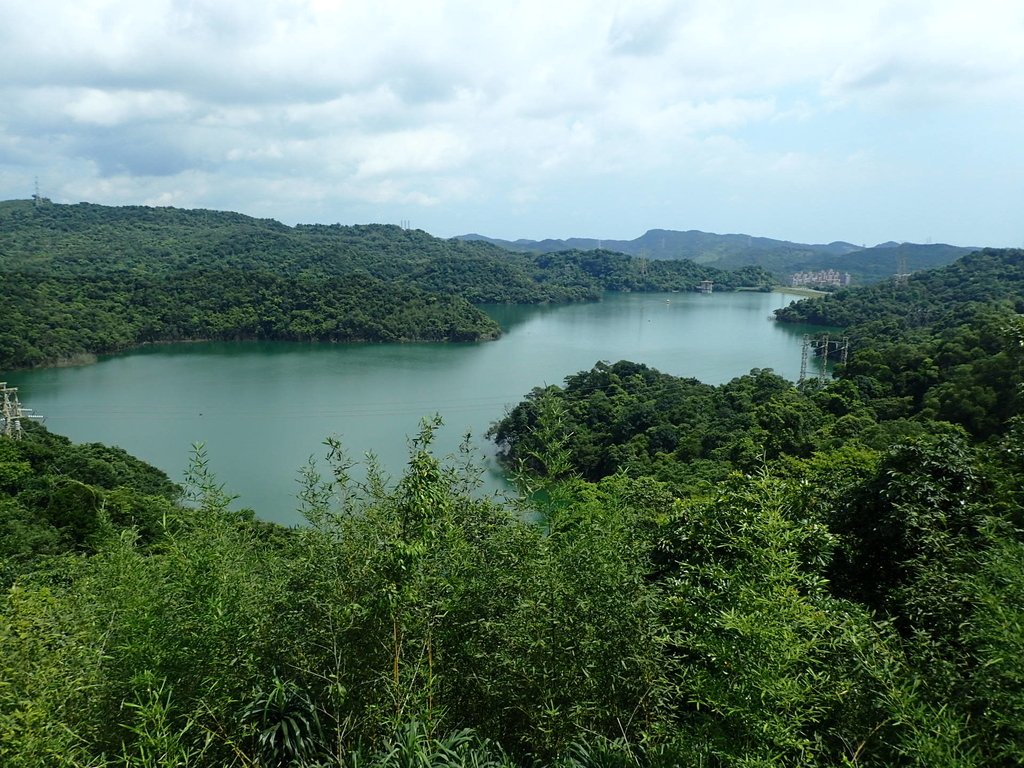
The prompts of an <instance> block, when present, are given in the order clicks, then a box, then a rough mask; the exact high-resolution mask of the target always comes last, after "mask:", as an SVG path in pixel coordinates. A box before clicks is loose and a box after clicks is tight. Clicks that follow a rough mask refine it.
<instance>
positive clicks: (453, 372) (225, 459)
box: [0, 293, 820, 525]
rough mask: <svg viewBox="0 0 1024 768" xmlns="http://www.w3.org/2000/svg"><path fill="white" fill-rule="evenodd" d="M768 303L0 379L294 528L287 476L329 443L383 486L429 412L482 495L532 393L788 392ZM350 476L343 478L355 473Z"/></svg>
mask: <svg viewBox="0 0 1024 768" xmlns="http://www.w3.org/2000/svg"><path fill="white" fill-rule="evenodd" d="M790 300H791V299H790V298H789V297H786V296H783V295H780V294H777V293H722V294H712V295H703V294H698V293H671V294H611V295H608V296H607V297H606V298H605V300H604V301H601V302H597V303H592V304H574V305H559V306H541V307H538V306H488V307H485V309H486V310H487V311H488V312H489V313H491V314H492V315H493V316H494V317H495V318H496V319H497V320H498V322H500V323H501V325H502V328H503V329H504V330H505V333H504V335H503V336H502V338H501V339H499V340H498V341H494V342H481V343H472V344H401V345H363V344H302V343H288V342H237V343H231V342H212V343H205V342H204V343H187V344H167V345H156V346H149V347H144V348H141V349H138V350H135V351H132V352H129V353H126V354H122V355H116V356H110V357H105V358H101V359H100V361H99V362H98V363H96V364H94V365H87V366H83V367H78V368H50V369H39V370H32V371H14V372H10V373H6V374H0V380H6V381H7V382H8V384H9V385H10V386H14V387H18V388H19V392H18V395H19V399H20V400H21V403H22V405H23V406H24V407H27V408H33V409H35V412H36V413H39V414H42V415H44V416H45V417H46V425H47V427H48V428H49V429H50V430H51V431H53V432H57V433H59V434H62V435H66V436H67V437H69V438H71V439H72V440H74V441H76V442H101V443H107V444H110V445H118V446H120V447H122V448H124V449H125V450H126V451H128V452H129V453H131V454H134V455H135V456H138V457H139V458H141V459H143V460H145V461H147V462H149V463H151V464H153V465H155V466H157V467H160V468H161V469H163V470H164V471H165V472H167V473H168V475H170V477H171V479H173V480H176V481H181V479H182V478H183V475H184V471H185V468H186V466H187V465H188V461H189V456H190V454H191V446H192V445H193V444H195V443H202V444H204V445H205V448H206V452H207V457H208V460H209V466H210V468H211V470H212V472H213V473H214V474H215V475H216V477H217V480H218V482H220V483H223V484H224V488H225V491H226V492H228V493H229V494H232V495H237V496H238V497H239V498H238V500H237V501H236V503H235V506H237V507H248V508H251V509H253V510H255V511H256V513H257V514H258V515H259V516H260V517H263V518H265V519H268V520H274V521H276V522H280V523H284V524H287V525H291V524H296V523H299V522H301V517H300V515H299V514H298V512H297V508H298V503H297V501H296V494H297V492H298V491H299V488H300V485H299V482H298V478H299V470H300V468H301V467H303V466H304V465H305V464H306V463H307V461H308V460H309V458H310V457H314V458H317V459H320V462H319V464H320V468H321V470H322V471H323V472H324V473H325V474H326V471H327V467H326V466H325V464H324V462H323V460H322V457H323V456H324V455H325V454H326V449H325V447H324V445H323V441H324V439H325V438H327V437H328V436H331V435H336V436H338V437H339V438H340V439H341V441H342V443H343V445H344V446H345V448H346V449H347V451H348V454H349V456H350V458H352V459H353V460H356V461H357V462H362V461H363V459H364V456H365V454H366V453H367V452H372V453H373V454H375V455H376V456H377V457H378V459H379V460H380V463H381V464H382V466H383V467H384V468H385V470H386V472H387V473H388V474H390V475H391V476H392V477H394V478H395V479H397V478H398V477H399V476H400V474H401V472H402V469H403V467H404V464H405V459H406V457H407V455H408V445H407V436H409V435H412V434H415V433H416V431H417V428H418V424H419V421H420V419H422V418H424V417H430V416H432V415H434V414H439V415H440V416H441V417H442V418H443V420H444V423H445V426H444V427H443V428H442V430H441V431H440V432H439V433H438V439H437V441H436V443H435V448H436V452H437V453H438V454H440V455H444V454H448V453H451V452H454V451H455V450H456V449H457V446H458V445H459V443H460V442H461V440H462V437H463V436H464V435H466V434H467V433H469V434H470V435H471V436H472V443H473V445H474V446H475V447H476V448H477V460H478V463H480V464H482V465H483V466H484V474H483V479H484V483H485V488H487V489H491V490H495V491H497V490H500V489H501V488H503V487H504V482H505V481H504V479H503V476H502V473H501V472H500V470H499V469H498V468H497V467H496V466H495V464H494V461H493V453H494V449H493V446H490V445H489V444H488V443H487V441H486V440H485V439H484V437H483V434H484V432H485V431H486V430H487V427H488V426H489V425H490V424H491V423H492V422H493V421H495V420H497V419H499V418H501V416H502V415H503V414H504V412H505V410H506V409H507V408H509V407H511V406H513V405H515V404H516V403H517V402H519V401H520V400H521V399H522V398H523V396H524V395H526V394H527V393H528V392H529V391H530V390H531V389H532V388H534V387H537V386H544V385H547V384H562V383H563V380H564V378H565V377H566V376H569V375H571V374H573V373H576V372H577V371H580V370H587V369H589V368H591V367H592V366H593V365H594V363H596V362H598V361H600V360H605V361H608V362H615V361H618V360H623V359H626V360H633V361H636V362H640V363H645V364H647V365H649V366H651V367H653V368H657V369H659V370H661V371H664V372H666V373H671V374H674V375H677V376H686V377H693V378H697V379H700V380H702V381H704V382H707V383H709V384H720V383H723V382H725V381H728V380H730V379H732V378H734V377H736V376H740V375H742V374H744V373H747V372H748V371H749V370H750V369H751V368H772V369H773V370H775V371H776V372H777V373H779V374H780V375H782V376H785V377H786V378H788V379H790V380H794V381H795V380H796V378H797V377H798V375H799V372H800V353H801V340H802V334H804V333H807V332H811V331H812V330H820V329H812V328H810V327H802V326H794V325H787V324H782V323H775V322H773V321H771V320H769V319H768V318H769V315H770V314H771V312H772V310H773V309H776V308H778V307H780V306H784V305H786V304H788V303H789V301H790ZM353 474H354V475H355V476H358V474H359V473H358V470H354V472H353Z"/></svg>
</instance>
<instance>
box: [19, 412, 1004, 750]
mask: <svg viewBox="0 0 1024 768" xmlns="http://www.w3.org/2000/svg"><path fill="white" fill-rule="evenodd" d="M547 426H548V427H551V428H555V427H556V426H557V425H547ZM432 428H433V424H425V425H424V428H423V430H422V432H421V433H420V436H419V437H418V438H417V440H416V441H415V442H414V444H413V446H412V450H411V453H410V459H409V464H408V468H407V471H406V473H405V474H404V476H403V477H402V478H401V479H400V480H399V481H398V482H397V484H396V485H394V486H391V487H386V486H385V485H384V483H383V482H382V481H381V480H380V479H379V478H378V477H377V476H376V475H375V474H374V473H373V472H372V471H371V473H370V476H369V479H368V481H367V482H366V483H365V484H353V483H352V482H351V481H349V479H348V474H347V473H348V469H349V467H350V466H351V464H350V462H349V461H348V460H346V459H345V457H344V455H343V453H342V452H341V451H340V448H339V447H338V446H337V445H336V444H333V443H332V444H331V450H330V462H329V473H328V474H327V476H326V478H324V477H322V476H321V475H320V473H319V472H318V471H317V469H316V467H315V466H313V465H311V466H310V467H307V469H306V473H305V474H306V480H307V482H306V487H305V491H304V493H303V503H304V512H305V514H306V517H307V521H308V524H307V525H306V526H305V527H303V528H299V529H295V530H292V531H278V532H277V533H276V534H275V533H273V532H272V531H268V530H267V528H266V527H260V526H257V525H255V524H254V523H253V521H252V520H251V518H250V517H249V516H247V515H245V514H239V513H236V512H233V511H232V510H231V509H230V504H229V500H228V499H227V498H226V497H225V496H224V495H223V494H222V493H221V492H220V490H219V488H218V486H217V485H216V483H215V482H214V481H213V480H212V478H211V477H210V475H209V473H208V472H207V470H206V466H205V463H204V461H203V459H202V457H201V456H200V457H199V459H198V461H197V463H196V464H195V466H194V468H193V471H192V475H191V480H190V483H189V486H188V490H189V497H190V498H192V499H193V500H194V501H193V503H192V504H189V505H186V506H181V505H177V504H173V503H170V502H168V501H166V499H164V497H160V496H158V497H156V498H159V499H163V500H161V501H159V502H156V501H153V497H150V496H145V495H143V489H141V488H140V489H139V490H135V489H130V488H128V487H124V488H123V489H122V491H121V492H122V493H123V494H127V495H130V496H131V497H132V498H135V497H136V495H138V496H137V497H138V498H139V499H148V500H149V501H148V502H147V503H150V504H158V506H159V509H160V512H161V514H160V515H159V516H158V517H155V518H153V517H150V518H147V521H146V522H133V521H131V520H126V519H120V520H115V519H114V518H113V517H112V516H110V515H108V514H106V512H105V510H106V509H107V508H108V507H109V503H107V504H104V503H100V504H98V505H93V509H95V510H96V514H95V521H96V526H95V529H94V530H93V531H92V532H91V533H90V535H89V538H88V544H89V545H88V547H87V548H84V549H83V548H77V549H74V550H72V551H71V552H70V553H68V554H64V555H51V556H49V557H46V558H43V559H41V560H37V561H36V563H35V564H34V566H33V567H22V568H21V569H19V573H18V576H17V580H16V581H15V582H14V583H13V585H11V586H10V587H9V588H8V589H7V591H6V593H5V594H4V595H3V598H2V600H0V761H2V762H3V764H4V765H10V766H140V765H145V766H158V765H160V766H163V765H181V766H185V765H225V766H227V765H236V766H256V765H261V766H278V765H280V766H285V765H299V766H303V765H305V766H313V765H320V766H328V765H359V764H369V765H381V766H391V765H394V766H408V765H438V766H445V765H454V766H462V765H496V766H497V765H507V766H512V765H534V764H553V765H562V766H607V765H613V766H626V765H641V766H648V765H650V766H669V765H723V766H733V765H736V766H750V765H805V766H833V765H834V766H851V765H862V766H904V765H905V766H911V765H914V766H916V765H921V766H936V765H1007V766H1008V765H1016V764H1019V762H1020V760H1021V759H1024V733H1022V730H1021V725H1020V724H1021V719H1020V715H1021V713H1024V690H1022V688H1021V686H1020V684H1019V681H1020V679H1021V675H1022V674H1024V656H1022V655H1021V654H1020V652H1019V651H1020V650H1021V642H1022V636H1021V633H1020V631H1019V627H1020V626H1021V621H1022V620H1024V588H1022V585H1024V538H1022V536H1021V531H1020V526H1021V524H1022V523H1024V521H1022V520H1020V519H1019V517H1020V513H1019V510H1020V508H1021V507H1020V504H1019V502H1020V489H1021V486H1020V483H1019V480H1020V478H1021V477H1022V475H1021V470H1022V469H1024V465H1022V464H1021V458H1020V457H1021V456H1024V444H1022V443H1021V441H1020V437H1021V435H1020V434H1019V433H1012V434H1011V435H1009V436H1008V437H1007V438H1006V439H1005V440H1004V441H1003V442H1002V443H1000V446H999V448H1000V450H999V451H998V453H997V454H985V453H983V452H979V451H977V450H975V449H973V448H971V447H970V445H969V444H968V443H967V441H966V439H965V438H964V437H962V436H956V435H955V434H954V435H947V436H945V437H943V438H941V439H936V438H933V437H927V436H926V437H923V438H918V439H912V440H908V441H902V442H899V443H896V444H894V445H892V446H891V447H889V448H886V449H884V450H870V449H867V448H863V447H844V448H839V449H836V450H832V451H820V452H817V453H815V454H813V455H811V456H809V457H808V458H794V457H782V458H780V459H779V460H778V461H775V462H769V463H767V464H765V465H762V467H761V468H760V469H759V470H758V471H757V472H755V473H753V474H742V473H734V474H732V475H730V476H729V477H728V478H727V479H726V480H724V481H722V482H721V483H718V484H717V485H716V486H715V487H713V488H709V489H708V490H707V491H706V492H704V493H695V494H690V495H688V496H682V497H681V496H679V495H676V494H674V493H673V492H672V490H671V487H670V486H668V485H666V484H664V483H662V482H659V481H657V480H655V479H652V478H648V477H630V476H628V475H627V474H624V473H617V474H615V475H611V476H609V477H607V478H605V479H603V480H601V481H600V482H598V483H591V482H587V481H584V480H582V479H579V478H574V477H572V476H571V474H569V475H566V476H565V477H564V479H563V480H561V481H558V482H548V483H545V484H543V488H542V489H540V490H541V492H538V493H536V494H535V495H534V496H533V499H534V500H533V501H532V502H531V501H527V500H526V499H525V498H524V499H519V500H516V501H509V502H498V501H496V500H492V499H487V498H481V497H480V496H479V495H478V494H476V493H474V491H473V488H474V478H475V475H474V473H473V471H472V470H471V469H468V470H467V469H466V468H465V467H462V468H461V469H456V468H454V465H452V464H449V463H446V462H441V461H439V460H437V459H436V458H435V457H434V456H432V455H431V453H430V451H429V447H430V439H431V433H432ZM48 439H49V438H46V437H45V436H44V435H42V434H41V433H39V432H38V430H32V431H30V432H29V434H28V435H27V437H26V438H25V440H24V441H23V443H24V444H25V445H24V446H19V447H18V448H17V449H16V450H17V451H26V452H28V453H31V452H32V451H34V450H36V449H35V448H34V447H30V446H34V445H35V444H36V441H39V440H43V441H44V442H45V441H46V440H48ZM8 444H9V443H8ZM65 447H66V446H65ZM8 455H9V456H14V454H10V453H9V454H8ZM995 456H998V457H999V459H998V460H993V458H994V457H995ZM542 460H543V461H544V462H545V465H546V466H551V467H554V466H557V465H559V464H560V463H564V461H565V460H566V452H565V450H564V449H563V448H562V447H560V445H559V444H557V443H556V444H554V446H553V450H552V451H551V452H550V454H549V455H548V456H546V457H542ZM14 463H17V460H15V462H14ZM462 464H463V462H461V461H460V462H459V466H462ZM83 487H86V488H91V487H92V486H90V485H89V484H88V483H83ZM97 492H98V491H97ZM102 493H105V494H107V498H109V497H110V495H112V494H113V492H110V491H103V492H102ZM1010 510H1012V512H1011V511H1010ZM535 515H540V519H541V521H542V525H538V524H537V523H535V522H530V521H529V520H530V519H531V518H532V517H533V516H535Z"/></svg>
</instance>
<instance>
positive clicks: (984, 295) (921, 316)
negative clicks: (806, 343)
mask: <svg viewBox="0 0 1024 768" xmlns="http://www.w3.org/2000/svg"><path fill="white" fill-rule="evenodd" d="M992 302H1008V303H1009V304H1010V305H1011V306H1013V307H1014V308H1015V309H1016V310H1017V311H1018V312H1020V311H1024V251H1021V250H1019V249H1003V250H1000V249H993V248H986V249H984V250H981V251H976V252H974V253H971V254H969V255H967V256H965V257H963V258H962V259H960V260H959V261H957V262H956V263H954V264H950V265H948V266H946V267H942V268H940V269H934V270H929V271H924V272H918V273H915V274H912V275H910V277H909V278H908V279H907V280H906V283H905V285H897V284H896V283H895V282H894V281H893V280H889V281H886V282H885V283H880V284H878V285H874V286H870V287H865V288H855V289H850V290H842V291H837V292H836V293H834V294H830V295H828V296H822V297H820V298H815V299H807V300H804V301H800V302H795V303H793V304H790V305H789V306H788V307H785V308H783V309H778V310H776V315H777V317H778V318H779V320H782V321H784V322H799V323H816V324H818V325H833V326H844V327H846V326H851V325H856V324H860V323H866V322H869V321H874V322H878V321H885V322H895V323H901V324H904V325H916V326H921V325H925V324H928V323H932V322H938V321H941V320H942V318H943V317H944V316H945V315H947V314H949V313H950V312H954V311H955V312H961V313H962V312H963V311H964V308H965V307H969V306H974V307H976V306H978V305H983V304H990V303H992Z"/></svg>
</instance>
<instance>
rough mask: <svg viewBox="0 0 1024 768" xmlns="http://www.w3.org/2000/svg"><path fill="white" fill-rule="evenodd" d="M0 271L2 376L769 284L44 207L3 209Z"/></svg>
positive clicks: (394, 235)
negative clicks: (127, 353)
mask: <svg viewBox="0 0 1024 768" xmlns="http://www.w3.org/2000/svg"><path fill="white" fill-rule="evenodd" d="M0 269H2V270H3V274H4V283H3V288H2V292H3V299H4V308H5V311H4V314H3V317H2V320H0V369H10V368H14V367H24V366H33V365H43V364H48V363H53V362H56V361H59V360H62V359H74V358H75V357H78V356H82V355H88V354H94V353H100V352H110V351H116V350H120V349H125V348H127V347H130V346H132V345H136V344H140V343H145V342H152V341H162V340H175V339H234V338H237V339H286V340H309V339H313V340H332V341H415V340H438V341H442V340H444V341H461V340H477V339H487V338H494V337H495V336H497V335H498V333H499V332H500V331H499V328H498V327H497V325H496V324H495V323H494V321H493V320H491V319H490V318H489V317H488V316H487V315H486V314H484V313H483V312H482V311H481V310H480V309H478V308H477V307H475V306H473V304H474V303H483V302H500V303H510V302H515V303H536V302H565V301H584V300H594V299H598V298H600V296H601V293H602V292H603V291H606V290H691V289H692V288H693V287H694V286H695V285H696V284H697V283H698V282H699V281H701V280H705V279H708V280H713V281H714V282H715V284H716V287H717V288H719V289H723V288H724V289H729V288H733V287H738V286H765V285H768V284H769V283H770V282H771V281H772V278H771V276H770V275H769V274H768V273H766V272H765V271H764V270H760V269H756V268H748V269H744V270H739V271H737V272H723V271H721V270H718V269H715V268H712V267H707V266H700V265H696V264H665V265H660V264H659V265H648V264H647V262H646V261H640V260H636V259H633V258H631V257H629V256H626V255H623V254H617V253H612V252H608V251H598V252H588V253H580V252H566V253H560V254H544V255H537V254H510V253H508V252H507V251H504V250H502V249H500V248H498V247H496V246H494V245H490V244H487V243H467V242H462V241H459V240H442V239H439V238H435V237H432V236H430V235H428V234H427V233H425V232H422V231H419V230H405V229H402V228H400V227H396V226H388V225H365V226H340V225H331V226H325V225H299V226H296V227H288V226H286V225H284V224H281V223H280V222H277V221H273V220H269V219H254V218H251V217H248V216H243V215H241V214H237V213H229V212H220V211H206V210H180V209H175V208H149V207H142V206H133V207H122V208H113V207H106V206H99V205H91V204H87V203H80V204H78V205H55V204H53V203H50V202H48V201H42V204H40V205H34V204H33V202H32V201H8V202H3V203H0Z"/></svg>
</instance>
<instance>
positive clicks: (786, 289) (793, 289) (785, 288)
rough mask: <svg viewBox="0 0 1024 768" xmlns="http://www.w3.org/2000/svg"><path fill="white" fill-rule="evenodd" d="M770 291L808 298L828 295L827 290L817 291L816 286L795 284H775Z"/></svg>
mask: <svg viewBox="0 0 1024 768" xmlns="http://www.w3.org/2000/svg"><path fill="white" fill-rule="evenodd" d="M772 291H773V292H774V293H783V294H787V295H789V296H803V297H805V298H809V299H816V298H818V297H819V296H828V295H829V291H819V290H817V289H816V288H800V287H798V286H795V285H777V286H775V287H774V288H773V289H772Z"/></svg>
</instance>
